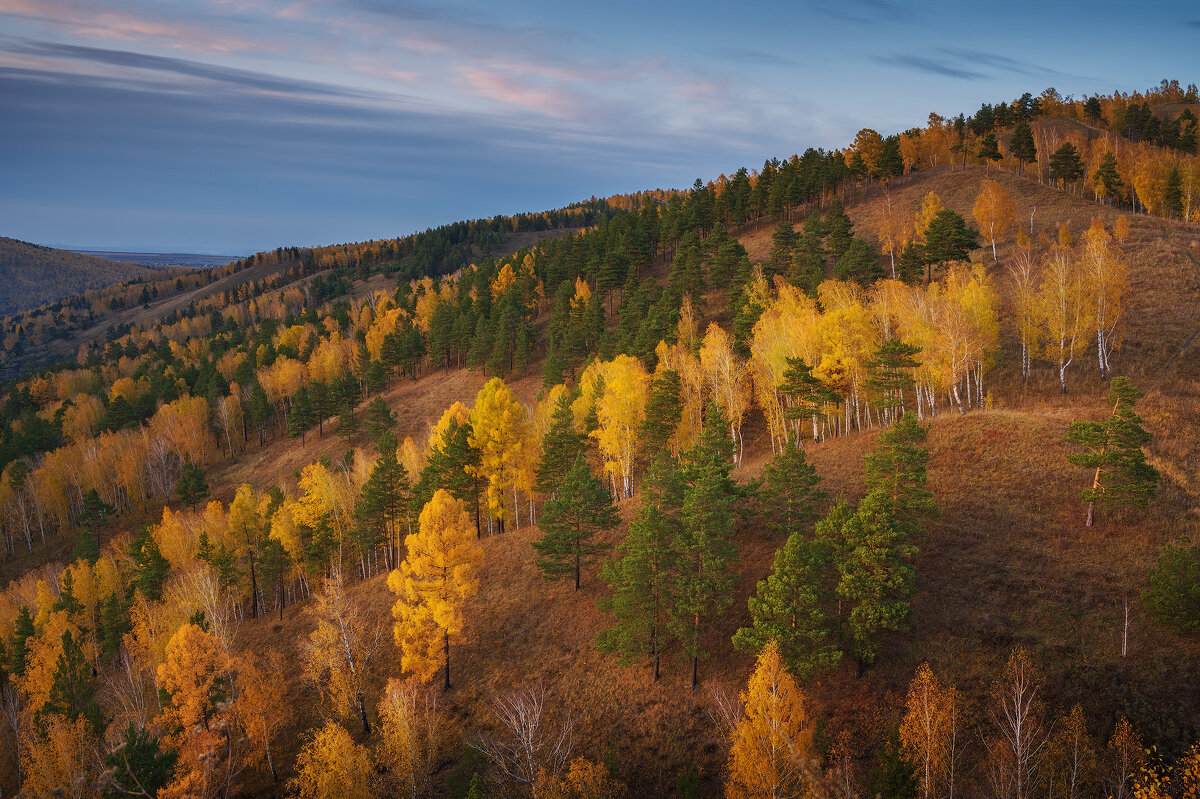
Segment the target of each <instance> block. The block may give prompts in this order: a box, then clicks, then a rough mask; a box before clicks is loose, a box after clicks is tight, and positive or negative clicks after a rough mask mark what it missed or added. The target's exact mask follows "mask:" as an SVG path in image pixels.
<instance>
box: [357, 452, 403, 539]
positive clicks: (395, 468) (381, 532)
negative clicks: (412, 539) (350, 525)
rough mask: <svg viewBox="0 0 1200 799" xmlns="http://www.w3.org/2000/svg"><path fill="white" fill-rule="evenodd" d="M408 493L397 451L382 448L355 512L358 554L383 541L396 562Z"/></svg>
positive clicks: (364, 484) (364, 485)
mask: <svg viewBox="0 0 1200 799" xmlns="http://www.w3.org/2000/svg"><path fill="white" fill-rule="evenodd" d="M389 435H390V434H389ZM410 494H411V487H410V484H409V479H408V470H407V469H405V468H404V464H402V463H400V462H399V461H398V460H397V459H396V448H395V447H394V446H391V447H384V449H383V454H382V455H380V456H379V460H377V461H376V462H375V467H374V468H373V469H372V470H371V475H370V477H368V478H367V481H366V482H365V483H363V487H362V494H361V496H360V497H359V500H358V505H357V506H356V508H355V512H354V521H355V531H356V532H355V538H356V540H357V542H358V545H359V548H360V551H363V552H366V551H369V550H370V549H371V548H373V547H375V546H378V545H379V544H382V543H384V542H386V543H387V546H388V551H389V552H390V553H391V556H392V558H393V560H398V559H399V552H398V549H399V541H400V524H401V522H402V521H404V520H407V518H408V513H409V507H408V504H409V496H410Z"/></svg>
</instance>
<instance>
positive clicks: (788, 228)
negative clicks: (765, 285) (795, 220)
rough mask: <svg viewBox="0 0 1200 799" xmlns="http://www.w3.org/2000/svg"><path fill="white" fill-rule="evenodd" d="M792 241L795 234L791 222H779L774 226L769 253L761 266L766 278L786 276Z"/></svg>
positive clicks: (790, 257) (790, 261)
mask: <svg viewBox="0 0 1200 799" xmlns="http://www.w3.org/2000/svg"><path fill="white" fill-rule="evenodd" d="M794 240H795V232H794V231H793V230H792V223H791V222H788V221H781V222H780V223H779V224H778V225H776V226H775V232H774V233H773V234H771V253H770V255H769V256H768V258H767V262H766V263H765V264H764V265H763V267H764V268H763V272H764V274H765V275H766V276H767V277H768V278H770V277H772V276H773V275H784V274H787V272H788V268H789V267H790V266H791V264H792V247H793V244H794Z"/></svg>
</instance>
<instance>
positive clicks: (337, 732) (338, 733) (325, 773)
mask: <svg viewBox="0 0 1200 799" xmlns="http://www.w3.org/2000/svg"><path fill="white" fill-rule="evenodd" d="M373 777H374V774H373V770H372V768H371V756H370V755H369V754H368V752H367V749H366V747H364V746H360V745H359V744H356V743H354V740H353V739H352V738H351V737H350V734H349V733H348V732H346V730H345V729H344V728H343V727H342V725H340V724H338V723H337V722H336V721H330V722H326V724H325V726H324V727H321V729H319V730H317V731H316V732H315V733H314V734H313V736H312V738H310V739H309V740H308V743H306V744H305V745H304V748H303V749H301V750H300V754H299V756H298V757H297V758H296V776H295V777H294V778H293V779H292V781H291V782H290V783H289V787H290V788H291V792H292V794H293V795H294V796H297V797H299V799H370V797H372V796H374V793H373V792H372V790H371V789H372V781H373Z"/></svg>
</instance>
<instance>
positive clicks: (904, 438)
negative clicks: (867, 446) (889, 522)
mask: <svg viewBox="0 0 1200 799" xmlns="http://www.w3.org/2000/svg"><path fill="white" fill-rule="evenodd" d="M928 434H929V428H928V427H922V426H921V424H920V423H919V422H918V421H917V415H916V414H915V413H913V412H912V411H907V412H905V413H904V414H903V415H901V417H900V419H899V420H898V421H897V422H896V424H894V425H892V427H890V428H889V429H887V430H884V431H883V432H882V433H880V434H879V440H878V443H877V444H876V446H875V450H874V451H873V452H871V453H869V454H868V455H867V457H866V469H865V474H864V482H865V483H866V487H867V491H868V493H871V492H880V494H881V498H882V499H884V500H885V501H886V502H887V505H888V511H889V512H890V514H891V515H892V517H893V519H894V520H895V523H896V525H897V526H898V527H899V528H900V530H902V531H903V532H904V533H905V534H907V535H910V536H913V537H918V536H921V535H923V534H924V532H925V529H924V525H923V520H924V519H937V518H940V516H941V511H940V510H939V509H938V507H937V504H936V503H935V502H934V500H933V494H932V493H930V491H929V489H928V488H926V483H925V469H926V466H927V465H928V463H929V450H927V449H924V448H923V447H922V446H921V444H923V443H924V442H925V437H926V436H927V435H928Z"/></svg>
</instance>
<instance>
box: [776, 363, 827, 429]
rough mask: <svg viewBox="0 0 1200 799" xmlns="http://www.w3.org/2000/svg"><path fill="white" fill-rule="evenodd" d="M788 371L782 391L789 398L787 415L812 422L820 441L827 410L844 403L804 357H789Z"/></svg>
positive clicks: (784, 376) (785, 411)
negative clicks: (828, 407) (818, 376)
mask: <svg viewBox="0 0 1200 799" xmlns="http://www.w3.org/2000/svg"><path fill="white" fill-rule="evenodd" d="M787 365H788V366H787V370H786V371H784V373H783V382H782V383H780V384H779V392H780V393H781V394H783V395H784V396H786V397H787V400H788V401H787V407H786V408H784V411H783V415H784V417H785V418H787V419H792V420H795V421H797V422H808V421H811V422H812V434H813V440H814V441H816V440H817V439H818V438H819V434H818V430H819V428H820V424H821V420H822V419H823V418H824V416H825V411H824V409H825V408H826V407H827V406H828V405H830V404H836V403H838V402H840V401H841V397H839V396H838V395H837V394H836V393H835V392H834V391H833V389H831V388H829V387H828V386H826V385H825V384H824V383H823V382H821V380H820V379H819V378H817V377H816V376H815V375H813V373H812V372H813V368H812V367H811V366H809V365H808V364H806V363H805V362H804V359H803V358H788V359H787Z"/></svg>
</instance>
